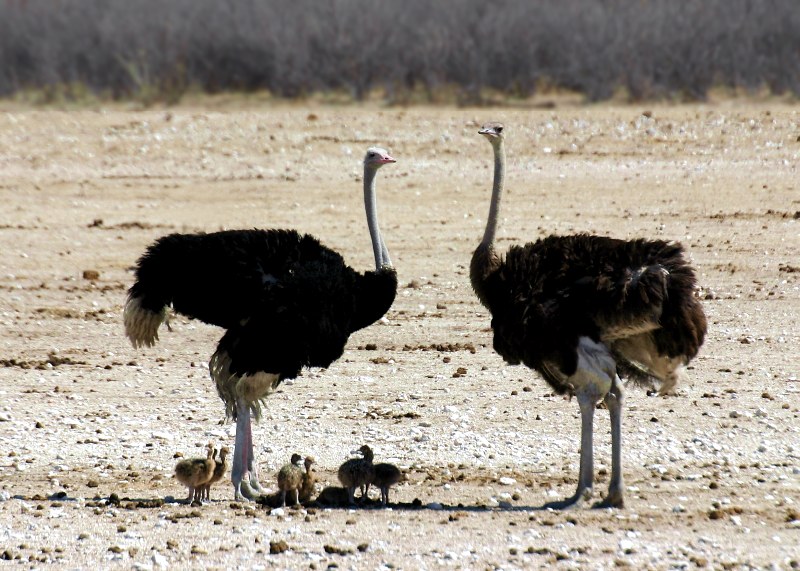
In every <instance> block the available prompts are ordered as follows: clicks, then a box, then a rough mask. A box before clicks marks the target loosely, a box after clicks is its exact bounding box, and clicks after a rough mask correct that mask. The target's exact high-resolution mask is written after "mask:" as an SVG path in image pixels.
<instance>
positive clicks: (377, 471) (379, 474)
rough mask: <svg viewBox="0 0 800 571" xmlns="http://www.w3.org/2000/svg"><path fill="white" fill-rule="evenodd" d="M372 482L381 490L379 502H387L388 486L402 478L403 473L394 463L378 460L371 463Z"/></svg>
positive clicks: (384, 503)
mask: <svg viewBox="0 0 800 571" xmlns="http://www.w3.org/2000/svg"><path fill="white" fill-rule="evenodd" d="M372 468H373V474H372V484H373V485H374V486H375V487H377V488H378V489H379V490H380V491H381V503H382V504H383V505H386V504H388V503H389V488H390V487H391V486H393V485H395V484H396V483H397V482H399V481H400V480H402V479H403V473H402V472H401V471H400V469H399V468H398V467H397V466H395V465H394V464H387V463H386V462H380V463H379V464H375V465H373V467H372Z"/></svg>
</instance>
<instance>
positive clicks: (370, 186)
mask: <svg viewBox="0 0 800 571" xmlns="http://www.w3.org/2000/svg"><path fill="white" fill-rule="evenodd" d="M377 173H378V169H376V168H374V167H372V168H371V167H368V166H365V167H364V208H365V209H366V211H367V226H368V227H369V235H370V238H371V239H372V252H373V254H374V256H375V269H376V271H380V270H381V269H382V268H383V267H384V266H388V267H392V260H391V259H389V251H388V250H387V249H386V244H385V243H384V242H383V236H381V229H380V227H379V226H378V202H377V198H376V196H375V175H376V174H377Z"/></svg>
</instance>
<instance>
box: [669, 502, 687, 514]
mask: <svg viewBox="0 0 800 571" xmlns="http://www.w3.org/2000/svg"><path fill="white" fill-rule="evenodd" d="M672 511H673V512H674V513H676V514H679V513H683V512H685V511H686V508H685V507H683V506H682V505H681V504H678V505H677V506H675V507H674V508H672Z"/></svg>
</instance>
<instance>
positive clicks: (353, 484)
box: [338, 444, 374, 504]
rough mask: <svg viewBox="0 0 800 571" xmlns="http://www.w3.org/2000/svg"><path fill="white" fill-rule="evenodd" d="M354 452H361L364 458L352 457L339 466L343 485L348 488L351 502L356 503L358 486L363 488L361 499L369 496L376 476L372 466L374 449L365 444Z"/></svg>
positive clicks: (340, 479)
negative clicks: (371, 483)
mask: <svg viewBox="0 0 800 571" xmlns="http://www.w3.org/2000/svg"><path fill="white" fill-rule="evenodd" d="M352 454H361V455H362V456H363V458H351V459H350V460H348V461H347V462H345V463H344V464H342V465H341V466H339V474H338V475H339V481H340V482H341V483H342V486H344V487H345V488H347V494H348V499H349V500H350V503H351V504H354V503H355V493H356V488H357V487H360V488H361V500H362V501H363V500H365V499H366V498H367V493H368V492H369V485H370V482H372V478H373V476H374V469H373V466H372V458H373V454H372V449H371V448H370V447H369V446H367V445H366V444H364V446H362V447H361V448H359V449H358V450H356V451H354V452H352Z"/></svg>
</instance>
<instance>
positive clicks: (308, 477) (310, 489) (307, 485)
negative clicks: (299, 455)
mask: <svg viewBox="0 0 800 571" xmlns="http://www.w3.org/2000/svg"><path fill="white" fill-rule="evenodd" d="M314 462H315V460H314V458H313V457H311V456H306V459H305V462H304V463H303V464H304V466H305V468H306V473H305V474H303V483H302V484H300V490H299V491H298V496H299V500H300V501H301V502H307V501H309V500H310V499H311V496H312V494H313V493H314V485H315V484H316V483H317V477H316V476H315V475H314V472H313V471H312V470H311V465H312V464H314Z"/></svg>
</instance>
